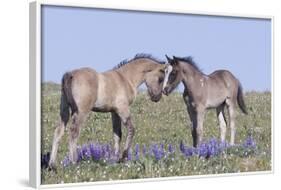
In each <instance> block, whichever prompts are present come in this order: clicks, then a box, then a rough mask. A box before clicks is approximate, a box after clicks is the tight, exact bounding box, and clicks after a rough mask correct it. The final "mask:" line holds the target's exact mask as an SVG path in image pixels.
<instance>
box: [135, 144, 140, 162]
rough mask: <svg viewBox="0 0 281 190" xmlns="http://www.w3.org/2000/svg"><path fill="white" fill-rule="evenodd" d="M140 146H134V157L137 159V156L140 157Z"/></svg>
mask: <svg viewBox="0 0 281 190" xmlns="http://www.w3.org/2000/svg"><path fill="white" fill-rule="evenodd" d="M139 149H140V147H139V144H136V146H135V158H136V160H139V158H140V150H139Z"/></svg>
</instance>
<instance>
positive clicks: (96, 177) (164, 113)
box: [41, 83, 272, 184]
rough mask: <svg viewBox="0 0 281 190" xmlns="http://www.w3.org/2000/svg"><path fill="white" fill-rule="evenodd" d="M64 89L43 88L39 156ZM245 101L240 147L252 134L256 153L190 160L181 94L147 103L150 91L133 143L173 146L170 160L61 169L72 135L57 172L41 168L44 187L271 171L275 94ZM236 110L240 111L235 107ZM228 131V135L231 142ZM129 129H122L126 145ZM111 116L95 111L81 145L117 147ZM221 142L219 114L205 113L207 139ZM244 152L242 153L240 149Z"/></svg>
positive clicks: (47, 144) (137, 111)
mask: <svg viewBox="0 0 281 190" xmlns="http://www.w3.org/2000/svg"><path fill="white" fill-rule="evenodd" d="M59 101H60V86H59V85H56V84H51V83H48V84H43V91H42V143H41V152H42V154H45V153H47V152H50V151H51V144H52V139H53V133H54V129H55V127H56V124H57V121H58V119H59ZM245 102H246V104H247V107H248V112H249V114H248V115H244V114H242V112H241V111H240V110H239V111H238V113H237V120H236V121H237V122H236V125H237V134H236V143H237V144H239V143H243V142H244V140H245V139H246V138H247V137H248V136H252V137H253V139H254V140H255V142H256V145H257V148H256V150H255V152H254V153H252V154H249V155H244V154H241V153H237V152H235V151H234V152H233V153H231V152H230V153H221V154H219V155H217V156H213V157H210V158H208V159H206V158H202V157H198V156H191V157H189V158H186V157H185V156H184V155H183V154H181V152H180V150H179V144H180V142H181V141H182V142H183V143H184V144H186V145H187V146H191V145H192V137H191V131H190V126H191V125H190V120H189V117H188V115H187V111H186V108H185V104H184V102H183V99H182V96H181V94H180V93H173V94H171V95H170V96H168V97H166V96H165V97H164V96H163V98H162V99H161V101H160V102H158V103H153V102H151V101H150V100H149V98H148V95H147V94H146V93H140V94H139V95H138V97H137V98H136V100H135V102H134V103H133V105H132V107H131V113H132V118H133V122H134V125H135V128H136V133H135V137H134V145H133V147H135V144H136V143H138V144H139V145H140V147H142V146H143V145H146V146H147V147H148V146H150V145H151V144H161V143H162V144H163V145H164V149H165V150H167V149H168V147H167V146H168V144H171V145H173V146H174V147H175V152H174V153H173V155H171V156H170V157H167V158H165V159H161V160H156V159H155V158H153V157H150V156H147V157H144V156H140V158H139V159H138V160H134V159H133V160H132V161H127V162H125V163H108V162H106V161H105V160H99V161H94V160H91V159H90V160H84V161H81V162H80V163H79V164H77V165H70V166H67V167H63V165H62V163H61V162H62V160H63V159H64V158H65V156H66V155H67V154H68V131H69V126H68V127H67V128H66V135H65V136H64V137H63V138H62V141H61V144H60V147H59V150H58V157H57V166H58V167H57V172H54V171H49V170H47V169H42V173H41V177H42V184H57V183H74V182H88V181H107V180H122V179H136V178H151V177H166V176H189V175H202V174H220V173H237V172H247V171H266V170H271V167H272V166H271V159H272V158H271V93H270V92H263V93H257V92H247V93H246V94H245ZM237 110H238V109H237ZM229 132H230V130H229V129H228V131H227V140H229V138H230V135H229ZM124 135H126V129H123V141H122V147H123V145H124V141H125V138H124V137H125V136H124ZM112 137H113V133H112V127H111V115H110V113H91V114H90V115H89V117H88V119H87V121H86V123H85V124H84V127H83V129H82V131H81V135H80V138H79V140H78V144H79V145H82V144H87V143H90V142H94V143H101V144H107V143H109V144H110V145H111V146H112V145H113V138H112ZM211 138H217V139H218V138H219V127H218V122H217V118H216V116H215V111H214V110H210V111H208V113H207V114H206V117H205V122H204V139H206V140H207V139H211ZM242 151H243V150H242Z"/></svg>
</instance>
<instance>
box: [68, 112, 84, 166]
mask: <svg viewBox="0 0 281 190" xmlns="http://www.w3.org/2000/svg"><path fill="white" fill-rule="evenodd" d="M85 116H86V114H84V113H80V112H79V113H74V114H73V116H72V126H71V128H70V134H69V158H70V161H71V162H72V163H73V164H75V163H76V162H77V159H78V156H77V140H78V137H79V134H80V129H81V126H82V123H83V121H84V119H85Z"/></svg>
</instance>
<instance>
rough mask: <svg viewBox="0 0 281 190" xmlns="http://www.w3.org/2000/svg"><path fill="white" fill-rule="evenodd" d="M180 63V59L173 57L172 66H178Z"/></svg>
mask: <svg viewBox="0 0 281 190" xmlns="http://www.w3.org/2000/svg"><path fill="white" fill-rule="evenodd" d="M178 63H179V62H178V58H177V57H176V56H173V61H172V65H177V64H178Z"/></svg>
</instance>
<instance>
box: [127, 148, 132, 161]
mask: <svg viewBox="0 0 281 190" xmlns="http://www.w3.org/2000/svg"><path fill="white" fill-rule="evenodd" d="M127 160H128V161H130V160H132V152H131V150H128V157H127Z"/></svg>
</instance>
